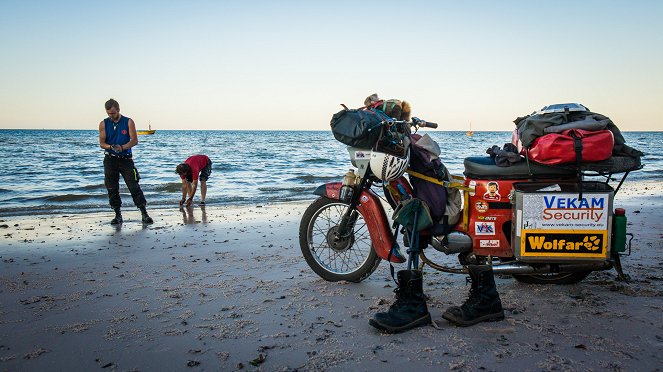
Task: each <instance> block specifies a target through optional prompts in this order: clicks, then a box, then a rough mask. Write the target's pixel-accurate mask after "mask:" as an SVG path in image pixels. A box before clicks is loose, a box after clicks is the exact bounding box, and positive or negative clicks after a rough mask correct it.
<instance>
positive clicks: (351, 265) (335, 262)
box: [299, 197, 381, 283]
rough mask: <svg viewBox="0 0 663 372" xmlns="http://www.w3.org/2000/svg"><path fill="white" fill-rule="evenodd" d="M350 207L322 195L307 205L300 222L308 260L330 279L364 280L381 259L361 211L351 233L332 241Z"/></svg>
mask: <svg viewBox="0 0 663 372" xmlns="http://www.w3.org/2000/svg"><path fill="white" fill-rule="evenodd" d="M347 208H348V203H344V202H341V201H339V200H335V199H329V198H326V197H320V198H318V199H316V200H315V201H314V202H313V203H312V204H311V205H309V207H308V208H306V211H305V212H304V215H303V216H302V220H301V222H300V224H299V245H300V248H301V250H302V254H303V255H304V259H306V263H307V264H308V265H309V266H310V267H311V269H313V271H314V272H315V273H316V274H318V275H319V276H320V277H321V278H322V279H325V280H327V281H330V282H337V281H341V280H345V281H348V282H355V283H358V282H361V281H362V280H364V279H366V278H368V277H369V276H370V275H371V274H372V273H373V271H375V269H377V267H378V266H379V265H380V261H381V259H380V257H378V255H377V254H376V253H375V250H374V249H373V243H372V242H371V238H370V236H369V233H368V227H367V226H366V223H365V221H364V218H363V217H362V216H361V214H360V213H359V212H357V218H356V221H355V223H354V227H353V229H352V234H351V236H350V237H348V238H347V239H345V240H343V241H333V240H331V239H332V237H333V236H334V231H335V229H336V228H338V224H339V223H340V221H341V218H342V217H343V215H344V214H345V211H346V210H347Z"/></svg>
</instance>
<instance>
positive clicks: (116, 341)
mask: <svg viewBox="0 0 663 372" xmlns="http://www.w3.org/2000/svg"><path fill="white" fill-rule="evenodd" d="M662 201H663V185H661V184H660V183H658V184H657V183H655V182H652V183H638V182H631V183H629V182H626V183H625V184H624V185H623V186H622V190H620V192H619V193H618V195H617V196H616V198H615V206H616V207H624V208H626V211H627V217H628V219H629V225H628V226H629V227H628V229H629V232H631V233H633V234H634V235H635V238H634V240H633V251H632V254H631V256H625V257H623V259H622V264H623V266H624V270H625V272H626V273H627V274H629V275H630V276H631V280H630V281H629V282H620V281H618V280H617V279H616V272H615V271H614V270H609V271H603V272H596V273H593V274H591V275H590V276H589V277H588V278H587V279H586V280H584V281H582V282H581V283H578V284H575V285H568V286H536V285H527V284H521V283H518V282H516V281H515V280H513V279H511V278H510V277H502V276H500V277H496V282H497V286H498V290H499V292H500V296H501V298H502V302H503V304H504V308H505V313H506V320H505V321H502V322H495V323H481V324H478V325H475V326H473V327H469V328H457V327H454V326H451V325H450V324H449V323H447V322H446V321H445V320H443V319H442V317H441V314H442V312H443V311H444V310H445V309H446V308H447V307H448V306H452V305H458V304H460V303H462V302H463V301H464V300H465V299H466V298H467V293H468V288H469V287H468V286H466V285H465V278H464V276H463V275H457V274H447V273H441V272H437V271H435V270H432V269H430V268H428V267H427V268H425V279H424V291H425V293H426V294H427V295H428V296H429V298H430V300H429V302H428V306H429V310H430V312H431V316H432V317H433V319H434V321H435V322H436V324H437V326H438V328H435V327H421V328H417V329H414V330H411V331H409V332H406V333H403V334H396V335H388V334H381V333H380V332H378V331H376V330H375V329H373V328H372V327H370V326H369V325H368V319H369V318H370V317H371V316H372V315H373V314H374V313H375V312H378V311H384V310H385V309H386V308H388V306H389V305H390V304H391V303H392V302H393V293H392V290H393V288H394V284H393V282H392V280H391V277H390V275H389V265H387V264H386V263H384V262H383V263H381V264H380V266H379V268H378V270H376V272H375V273H373V274H372V275H371V276H370V277H369V278H368V279H366V280H364V281H363V282H361V283H358V284H355V283H344V282H341V283H331V282H326V281H324V280H322V279H320V278H319V277H317V276H316V275H315V274H314V273H313V272H312V270H310V268H308V266H307V265H306V263H305V261H304V259H303V257H302V255H301V251H300V249H299V241H298V229H299V219H300V218H301V214H302V213H303V211H304V209H305V208H306V206H308V204H309V203H310V201H305V202H286V203H273V204H264V205H260V206H257V205H254V206H249V207H247V206H235V207H229V206H227V207H226V206H206V207H205V209H204V210H202V209H201V208H199V207H198V206H195V207H194V208H193V209H192V210H191V211H190V212H191V213H189V212H188V211H187V210H185V212H181V211H179V210H178V208H177V207H173V208H170V209H152V210H150V215H151V216H152V217H153V218H154V220H155V223H154V224H153V225H148V226H143V225H142V224H141V223H140V213H139V211H137V210H136V211H133V210H129V208H127V212H126V215H125V222H124V224H123V225H122V226H121V227H120V228H116V227H114V226H111V225H110V224H109V223H108V222H109V221H110V219H111V218H112V215H111V212H110V210H109V212H108V213H103V212H100V213H96V212H95V213H89V214H85V213H83V214H77V215H73V214H72V215H69V217H67V218H62V217H61V216H53V215H35V216H22V217H11V218H7V217H5V218H0V219H2V220H4V221H3V222H0V224H2V225H7V227H4V228H0V234H1V235H2V240H1V241H0V340H2V341H0V370H2V371H4V370H8V371H14V370H25V371H39V370H49V369H54V368H55V369H58V370H74V369H75V370H92V369H99V368H101V369H104V370H112V371H126V370H188V369H191V370H199V371H207V370H219V369H222V370H238V369H246V370H270V371H271V370H283V371H293V370H311V371H312V370H331V371H341V370H367V371H373V370H385V369H386V370H395V369H401V368H403V369H404V368H417V369H420V370H479V369H485V370H498V371H499V370H606V369H609V370H624V371H627V370H656V369H660V366H661V365H663V325H661V322H660V319H661V315H660V314H661V313H662V311H663V299H662V298H663V265H661V264H660V259H661V257H663V243H662V241H663V235H662V233H661V231H660V227H661V226H662V225H663V223H662V222H663V202H662ZM203 212H204V213H203ZM123 214H124V213H123ZM16 224H18V226H14V225H16ZM434 257H435V259H436V260H438V259H439V260H440V261H445V260H446V261H447V262H454V260H455V257H445V256H444V255H443V254H439V253H438V254H436V255H435V256H434ZM396 269H397V270H398V269H402V267H396ZM553 304H554V305H553ZM252 363H253V364H252ZM254 364H255V366H254Z"/></svg>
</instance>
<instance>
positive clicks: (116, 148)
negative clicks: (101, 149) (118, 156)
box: [111, 145, 122, 152]
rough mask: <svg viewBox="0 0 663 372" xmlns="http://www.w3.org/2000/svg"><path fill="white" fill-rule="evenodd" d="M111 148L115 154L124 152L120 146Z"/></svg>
mask: <svg viewBox="0 0 663 372" xmlns="http://www.w3.org/2000/svg"><path fill="white" fill-rule="evenodd" d="M111 148H112V149H113V151H115V152H121V151H122V146H120V145H111Z"/></svg>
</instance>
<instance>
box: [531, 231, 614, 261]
mask: <svg viewBox="0 0 663 372" xmlns="http://www.w3.org/2000/svg"><path fill="white" fill-rule="evenodd" d="M607 237H608V234H607V232H606V231H595V230H584V231H572V232H569V231H550V230H523V236H522V238H521V239H520V255H521V256H530V257H535V256H546V257H587V258H599V257H600V258H604V257H606V253H607Z"/></svg>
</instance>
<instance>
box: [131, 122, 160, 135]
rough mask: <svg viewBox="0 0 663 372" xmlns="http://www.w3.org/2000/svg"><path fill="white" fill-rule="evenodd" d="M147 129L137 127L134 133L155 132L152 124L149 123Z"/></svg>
mask: <svg viewBox="0 0 663 372" xmlns="http://www.w3.org/2000/svg"><path fill="white" fill-rule="evenodd" d="M147 127H148V129H138V130H136V134H154V132H156V131H157V130H156V129H152V124H149V125H148V126H147Z"/></svg>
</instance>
